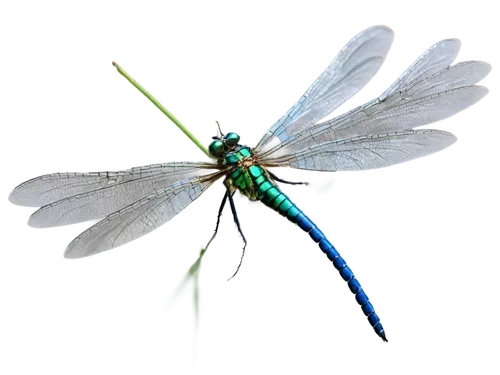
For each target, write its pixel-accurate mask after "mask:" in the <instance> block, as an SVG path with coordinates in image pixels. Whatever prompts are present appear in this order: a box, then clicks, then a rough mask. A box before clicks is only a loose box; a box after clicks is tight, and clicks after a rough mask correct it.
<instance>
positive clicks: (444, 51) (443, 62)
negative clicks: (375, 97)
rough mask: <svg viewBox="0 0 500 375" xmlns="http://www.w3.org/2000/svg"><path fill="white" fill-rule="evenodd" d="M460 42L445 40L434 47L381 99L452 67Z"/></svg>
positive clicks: (412, 65)
mask: <svg viewBox="0 0 500 375" xmlns="http://www.w3.org/2000/svg"><path fill="white" fill-rule="evenodd" d="M460 45H461V43H460V40H458V39H445V40H441V41H440V42H437V43H436V44H434V45H432V46H431V47H430V48H429V49H428V50H427V51H425V52H424V53H423V54H422V55H420V57H419V58H418V59H417V60H415V62H414V63H413V64H411V65H410V67H409V68H408V69H406V70H405V71H404V72H403V74H401V75H400V76H399V78H398V79H397V80H396V82H394V83H393V84H392V85H391V87H389V88H388V89H387V90H386V91H385V92H384V93H383V94H382V95H380V97H379V99H380V100H384V98H386V97H387V96H390V95H392V94H393V93H394V92H397V91H400V90H402V89H404V88H405V87H407V86H409V85H410V84H412V83H413V82H418V81H420V80H422V79H424V78H427V77H429V76H431V75H433V74H434V73H436V72H439V71H440V70H442V69H444V68H446V67H448V66H450V65H451V64H452V63H453V61H455V59H456V58H457V55H458V52H459V51H460Z"/></svg>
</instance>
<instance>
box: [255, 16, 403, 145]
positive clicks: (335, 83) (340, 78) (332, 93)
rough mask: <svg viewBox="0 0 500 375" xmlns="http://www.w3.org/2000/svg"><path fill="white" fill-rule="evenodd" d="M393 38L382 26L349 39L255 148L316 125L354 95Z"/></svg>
mask: <svg viewBox="0 0 500 375" xmlns="http://www.w3.org/2000/svg"><path fill="white" fill-rule="evenodd" d="M392 39H393V32H392V30H391V29H389V28H387V27H385V26H374V27H370V28H368V29H366V30H364V31H362V32H361V33H359V34H358V35H356V36H355V37H354V38H353V39H351V41H350V42H349V43H347V45H346V46H345V47H344V48H342V50H341V51H340V52H339V54H338V55H337V56H336V57H335V59H334V60H333V61H332V62H331V63H330V65H329V66H328V68H327V69H326V70H325V71H324V72H323V73H322V74H321V75H320V76H319V77H318V79H317V80H316V81H314V83H313V84H312V85H311V87H309V89H308V90H307V91H306V92H305V94H304V95H302V97H301V98H300V99H299V100H298V101H297V103H295V104H294V105H293V106H292V108H290V109H289V110H288V112H287V113H286V114H285V115H284V116H283V117H282V118H281V119H279V120H278V121H277V122H276V123H275V124H274V125H273V126H272V127H271V128H270V129H269V130H268V131H267V132H266V133H265V134H264V136H263V137H262V139H261V140H260V141H259V144H258V145H257V147H256V148H257V149H260V150H262V149H263V148H264V146H265V145H267V144H268V143H269V142H270V141H271V140H272V139H273V138H277V139H278V140H279V141H283V140H285V139H287V138H288V137H289V136H290V135H292V134H295V133H297V132H299V131H301V130H303V129H305V128H307V127H308V126H311V125H314V124H316V123H317V122H318V121H319V120H321V119H322V118H323V117H325V116H327V115H328V114H330V113H331V112H333V111H334V110H335V109H336V108H337V107H338V106H339V105H341V104H342V103H344V102H345V101H346V100H347V99H349V98H350V97H351V96H353V95H354V94H356V93H357V92H358V91H359V90H360V89H361V88H363V87H364V86H365V85H366V84H367V83H368V81H369V80H370V79H371V78H372V77H373V76H374V75H375V74H376V73H377V71H378V70H379V68H380V66H381V65H382V63H383V62H384V60H385V57H386V55H387V52H388V51H389V48H390V46H391V44H392Z"/></svg>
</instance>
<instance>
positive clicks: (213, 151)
mask: <svg viewBox="0 0 500 375" xmlns="http://www.w3.org/2000/svg"><path fill="white" fill-rule="evenodd" d="M222 151H224V143H223V142H222V141H221V140H218V139H217V140H216V141H213V142H212V143H210V145H209V146H208V152H210V155H212V156H215V157H217V156H219V155H220V154H221V152H222Z"/></svg>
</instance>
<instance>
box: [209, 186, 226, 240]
mask: <svg viewBox="0 0 500 375" xmlns="http://www.w3.org/2000/svg"><path fill="white" fill-rule="evenodd" d="M230 197H231V194H230V193H229V190H228V189H226V190H224V196H223V197H222V199H221V201H220V203H219V206H218V207H217V216H216V221H215V227H214V229H213V230H212V233H211V234H210V237H209V239H208V241H207V242H206V244H207V247H208V246H209V244H210V242H212V241H213V239H214V237H215V236H216V235H217V233H218V232H219V227H220V225H221V223H222V219H223V218H224V208H225V207H226V205H227V202H228V201H229V198H230Z"/></svg>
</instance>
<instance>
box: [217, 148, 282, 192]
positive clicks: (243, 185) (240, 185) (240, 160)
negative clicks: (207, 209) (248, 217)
mask: <svg viewBox="0 0 500 375" xmlns="http://www.w3.org/2000/svg"><path fill="white" fill-rule="evenodd" d="M223 163H224V164H225V165H227V166H232V169H231V170H230V171H229V173H228V175H227V178H226V182H225V183H226V185H228V186H229V187H230V188H233V189H238V190H239V191H240V192H241V194H243V195H245V196H247V197H248V198H249V199H250V200H261V199H262V198H263V197H264V193H265V192H266V190H268V189H269V188H270V187H272V186H275V184H274V183H273V182H272V181H271V180H270V179H269V175H268V173H267V172H266V170H265V169H264V168H262V167H261V166H260V165H258V164H257V163H256V161H255V158H254V156H253V154H252V150H251V149H250V148H249V147H247V146H239V147H236V148H235V149H234V151H230V152H228V153H227V154H226V155H224V161H223Z"/></svg>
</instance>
